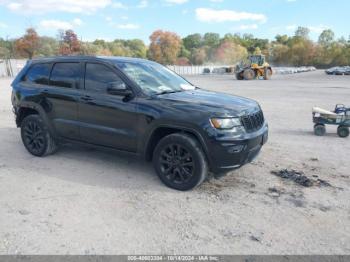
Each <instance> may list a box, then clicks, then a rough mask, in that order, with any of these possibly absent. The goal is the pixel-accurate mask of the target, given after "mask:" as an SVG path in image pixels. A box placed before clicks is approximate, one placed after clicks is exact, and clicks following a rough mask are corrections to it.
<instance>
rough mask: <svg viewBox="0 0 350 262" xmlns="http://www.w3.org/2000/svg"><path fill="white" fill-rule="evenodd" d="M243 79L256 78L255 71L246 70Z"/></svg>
mask: <svg viewBox="0 0 350 262" xmlns="http://www.w3.org/2000/svg"><path fill="white" fill-rule="evenodd" d="M243 77H244V79H245V80H253V79H254V78H255V77H256V74H255V71H254V70H253V69H246V70H244V72H243Z"/></svg>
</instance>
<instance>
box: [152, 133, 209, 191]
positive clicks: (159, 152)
mask: <svg viewBox="0 0 350 262" xmlns="http://www.w3.org/2000/svg"><path fill="white" fill-rule="evenodd" d="M153 165H154V168H155V170H156V172H157V174H158V176H159V178H160V180H161V181H162V182H163V183H164V184H165V185H166V186H168V187H170V188H173V189H176V190H181V191H187V190H190V189H193V188H195V187H197V186H198V185H200V184H201V183H202V182H203V181H204V180H205V178H206V177H207V174H208V164H207V161H206V157H205V155H204V152H203V150H202V147H201V145H200V144H199V142H198V141H197V140H196V139H195V138H193V137H192V136H190V135H187V134H180V133H177V134H171V135H168V136H166V137H164V138H163V139H161V140H160V141H159V143H158V145H157V146H156V148H155V150H154V152H153Z"/></svg>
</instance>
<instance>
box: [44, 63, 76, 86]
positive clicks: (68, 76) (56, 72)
mask: <svg viewBox="0 0 350 262" xmlns="http://www.w3.org/2000/svg"><path fill="white" fill-rule="evenodd" d="M79 78H80V63H56V64H54V66H53V69H52V72H51V77H50V85H51V86H57V87H64V88H78V87H79Z"/></svg>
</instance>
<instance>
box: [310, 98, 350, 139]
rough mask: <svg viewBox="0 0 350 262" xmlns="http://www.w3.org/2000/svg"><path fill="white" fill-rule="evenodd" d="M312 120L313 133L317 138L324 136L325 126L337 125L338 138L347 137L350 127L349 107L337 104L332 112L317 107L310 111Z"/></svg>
mask: <svg viewBox="0 0 350 262" xmlns="http://www.w3.org/2000/svg"><path fill="white" fill-rule="evenodd" d="M312 120H313V122H314V124H315V125H314V132H315V135H317V136H323V135H325V134H326V125H337V126H338V129H337V134H338V136H340V137H348V136H349V127H350V107H346V106H345V105H343V104H337V105H336V106H335V110H334V111H328V110H324V109H322V108H319V107H314V108H313V109H312Z"/></svg>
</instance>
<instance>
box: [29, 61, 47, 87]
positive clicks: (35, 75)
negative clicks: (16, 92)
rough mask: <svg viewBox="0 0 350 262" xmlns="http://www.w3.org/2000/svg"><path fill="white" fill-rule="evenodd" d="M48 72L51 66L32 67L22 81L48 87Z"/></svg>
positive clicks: (39, 65)
mask: <svg viewBox="0 0 350 262" xmlns="http://www.w3.org/2000/svg"><path fill="white" fill-rule="evenodd" d="M50 70H51V64H36V65H33V66H32V67H31V68H30V69H29V71H28V73H27V75H26V76H25V77H24V81H26V82H31V83H35V84H40V85H48V84H49V75H50Z"/></svg>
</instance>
